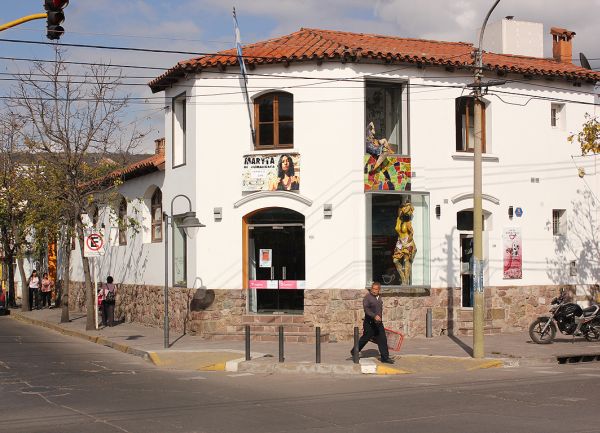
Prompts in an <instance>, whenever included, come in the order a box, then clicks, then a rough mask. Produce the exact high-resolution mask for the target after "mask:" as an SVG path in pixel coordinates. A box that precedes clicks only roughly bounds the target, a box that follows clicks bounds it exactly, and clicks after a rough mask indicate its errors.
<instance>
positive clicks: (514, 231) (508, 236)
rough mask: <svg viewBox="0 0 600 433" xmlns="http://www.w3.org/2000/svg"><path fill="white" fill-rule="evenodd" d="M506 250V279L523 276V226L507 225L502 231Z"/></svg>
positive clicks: (504, 250)
mask: <svg viewBox="0 0 600 433" xmlns="http://www.w3.org/2000/svg"><path fill="white" fill-rule="evenodd" d="M502 245H503V252H504V279H505V280H513V279H521V278H523V248H522V244H521V228H519V227H506V228H504V231H503V233H502Z"/></svg>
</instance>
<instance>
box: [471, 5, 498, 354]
mask: <svg viewBox="0 0 600 433" xmlns="http://www.w3.org/2000/svg"><path fill="white" fill-rule="evenodd" d="M498 3H500V0H496V1H495V2H494V5H493V6H492V7H491V9H490V10H489V11H488V13H487V15H486V16H485V20H484V21H483V26H482V27H481V32H480V33H479V46H478V47H477V50H476V51H475V74H474V79H475V82H474V85H473V99H474V104H473V105H474V120H475V134H474V135H475V143H474V149H473V268H472V271H473V358H483V356H484V352H483V319H484V312H485V304H484V302H485V296H484V290H483V239H482V238H483V210H482V204H481V194H482V169H481V136H482V125H481V119H482V110H483V107H482V104H483V102H482V100H481V94H482V92H481V87H482V84H481V77H482V75H483V55H482V52H481V44H482V42H483V32H484V31H485V26H486V24H487V21H488V19H489V18H490V15H491V14H492V11H493V10H494V9H495V8H496V6H497V5H498Z"/></svg>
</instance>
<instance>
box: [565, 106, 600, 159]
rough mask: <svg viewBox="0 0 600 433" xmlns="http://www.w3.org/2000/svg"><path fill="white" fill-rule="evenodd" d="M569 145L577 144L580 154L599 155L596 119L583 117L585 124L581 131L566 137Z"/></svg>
mask: <svg viewBox="0 0 600 433" xmlns="http://www.w3.org/2000/svg"><path fill="white" fill-rule="evenodd" d="M568 140H569V142H570V143H574V142H575V143H577V144H578V145H579V147H580V148H581V154H582V155H587V154H588V153H594V154H596V153H600V122H598V117H595V116H591V115H590V114H587V113H586V115H585V123H584V124H583V127H582V129H581V131H579V132H578V133H577V134H571V135H570V136H569V137H568Z"/></svg>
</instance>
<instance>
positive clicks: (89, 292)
mask: <svg viewBox="0 0 600 433" xmlns="http://www.w3.org/2000/svg"><path fill="white" fill-rule="evenodd" d="M76 230H77V237H78V238H79V252H80V253H81V264H82V267H83V275H84V277H85V308H86V321H85V329H86V331H91V330H94V329H96V317H95V314H96V309H95V308H94V301H95V299H96V297H95V296H94V290H95V288H94V287H92V279H91V276H90V260H89V259H88V258H87V257H85V256H84V242H85V238H84V234H83V221H81V217H79V218H78V219H77V224H76Z"/></svg>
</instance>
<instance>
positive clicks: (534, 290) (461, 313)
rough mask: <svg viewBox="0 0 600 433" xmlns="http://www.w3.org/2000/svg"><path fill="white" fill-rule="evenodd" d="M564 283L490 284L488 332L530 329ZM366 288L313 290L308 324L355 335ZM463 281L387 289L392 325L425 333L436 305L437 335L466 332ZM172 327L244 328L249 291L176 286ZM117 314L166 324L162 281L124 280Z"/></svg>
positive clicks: (79, 299) (79, 294) (79, 301)
mask: <svg viewBox="0 0 600 433" xmlns="http://www.w3.org/2000/svg"><path fill="white" fill-rule="evenodd" d="M558 292H559V287H558V286H517V287H487V288H486V289H485V314H486V316H485V332H486V333H498V332H515V331H523V330H525V329H527V327H528V326H529V324H530V323H531V322H532V321H533V320H534V318H535V317H537V316H538V315H544V314H547V312H548V308H549V305H550V301H551V299H552V298H554V297H555V296H557V295H558ZM365 293H366V291H365V289H357V290H339V289H327V290H306V291H305V292H304V315H303V316H300V317H302V320H303V324H304V325H307V326H320V327H321V329H322V332H323V333H327V334H329V339H330V341H338V340H349V339H351V338H352V334H353V328H354V326H359V327H360V326H362V318H363V310H362V298H363V296H364V294H365ZM460 293H461V291H460V288H433V289H428V290H423V291H421V292H409V291H406V292H401V293H383V300H384V323H385V326H386V327H388V328H390V329H394V330H397V331H400V332H402V333H404V334H405V335H406V336H407V337H415V336H424V335H425V331H426V311H427V308H431V310H432V319H433V320H432V325H433V335H434V336H435V335H441V334H464V333H468V332H469V330H470V329H472V309H468V308H461V306H460ZM71 305H72V309H73V310H79V311H84V310H85V297H84V296H83V290H82V284H81V283H72V285H71ZM169 311H170V327H171V328H172V329H175V330H178V331H185V332H190V333H194V334H198V335H203V334H215V333H216V334H227V333H230V332H239V331H240V329H241V326H242V319H243V316H244V315H246V314H247V313H246V292H245V291H244V290H206V289H180V288H171V289H169ZM115 317H116V318H117V319H122V318H124V319H125V321H128V322H138V323H142V324H146V325H150V326H157V327H162V325H163V287H159V286H138V285H125V284H122V285H119V287H118V294H117V303H116V310H115Z"/></svg>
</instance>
